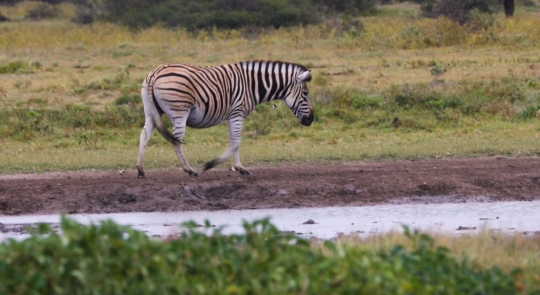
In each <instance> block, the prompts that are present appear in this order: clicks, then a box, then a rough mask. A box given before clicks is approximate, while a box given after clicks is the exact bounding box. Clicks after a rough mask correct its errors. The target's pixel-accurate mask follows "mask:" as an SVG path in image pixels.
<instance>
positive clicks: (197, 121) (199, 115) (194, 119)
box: [186, 107, 225, 128]
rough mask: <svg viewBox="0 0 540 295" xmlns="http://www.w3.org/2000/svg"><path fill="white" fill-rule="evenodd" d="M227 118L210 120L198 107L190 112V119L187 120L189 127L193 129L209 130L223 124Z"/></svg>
mask: <svg viewBox="0 0 540 295" xmlns="http://www.w3.org/2000/svg"><path fill="white" fill-rule="evenodd" d="M224 119H225V118H210V117H209V116H205V115H204V111H203V110H201V109H200V108H198V107H194V108H192V109H191V111H190V112H189V117H188V119H187V122H186V124H187V126H189V127H193V128H207V127H212V126H216V125H218V124H219V123H221V122H223V120H224Z"/></svg>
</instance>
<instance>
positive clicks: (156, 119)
mask: <svg viewBox="0 0 540 295" xmlns="http://www.w3.org/2000/svg"><path fill="white" fill-rule="evenodd" d="M145 87H146V88H147V89H146V90H147V91H144V90H145V89H144V88H145ZM141 96H142V99H143V103H144V109H145V113H146V115H147V116H150V118H152V122H153V123H154V127H155V128H156V129H157V131H158V132H159V133H160V134H161V136H163V138H165V139H166V140H167V141H169V142H170V143H172V144H177V143H182V142H181V141H180V140H178V139H177V138H176V137H174V135H173V134H172V133H171V132H170V131H169V129H167V127H166V126H165V125H164V124H163V121H162V120H161V115H162V113H163V111H161V108H160V111H161V113H160V111H158V108H159V105H158V103H157V101H156V100H155V97H154V84H153V83H152V82H151V81H150V82H148V81H145V83H144V84H143V90H142V91H141ZM145 96H146V97H145Z"/></svg>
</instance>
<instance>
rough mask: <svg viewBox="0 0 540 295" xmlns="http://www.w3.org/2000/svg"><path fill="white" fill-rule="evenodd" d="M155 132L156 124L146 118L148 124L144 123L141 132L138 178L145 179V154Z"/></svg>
mask: <svg viewBox="0 0 540 295" xmlns="http://www.w3.org/2000/svg"><path fill="white" fill-rule="evenodd" d="M153 131H154V123H153V122H152V119H151V118H149V117H146V122H145V123H144V127H143V129H142V131H141V136H140V142H139V158H138V159H137V166H136V167H137V171H138V173H139V174H138V177H139V178H145V176H144V168H143V160H144V152H145V150H146V145H147V144H148V141H149V140H150V138H151V137H152V132H153Z"/></svg>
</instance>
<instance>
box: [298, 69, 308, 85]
mask: <svg viewBox="0 0 540 295" xmlns="http://www.w3.org/2000/svg"><path fill="white" fill-rule="evenodd" d="M297 79H298V82H309V81H311V70H308V71H305V72H303V73H302V74H300V75H298V78H297Z"/></svg>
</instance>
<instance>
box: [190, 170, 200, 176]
mask: <svg viewBox="0 0 540 295" xmlns="http://www.w3.org/2000/svg"><path fill="white" fill-rule="evenodd" d="M188 174H189V176H191V177H199V173H197V172H195V171H189V172H188Z"/></svg>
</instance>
